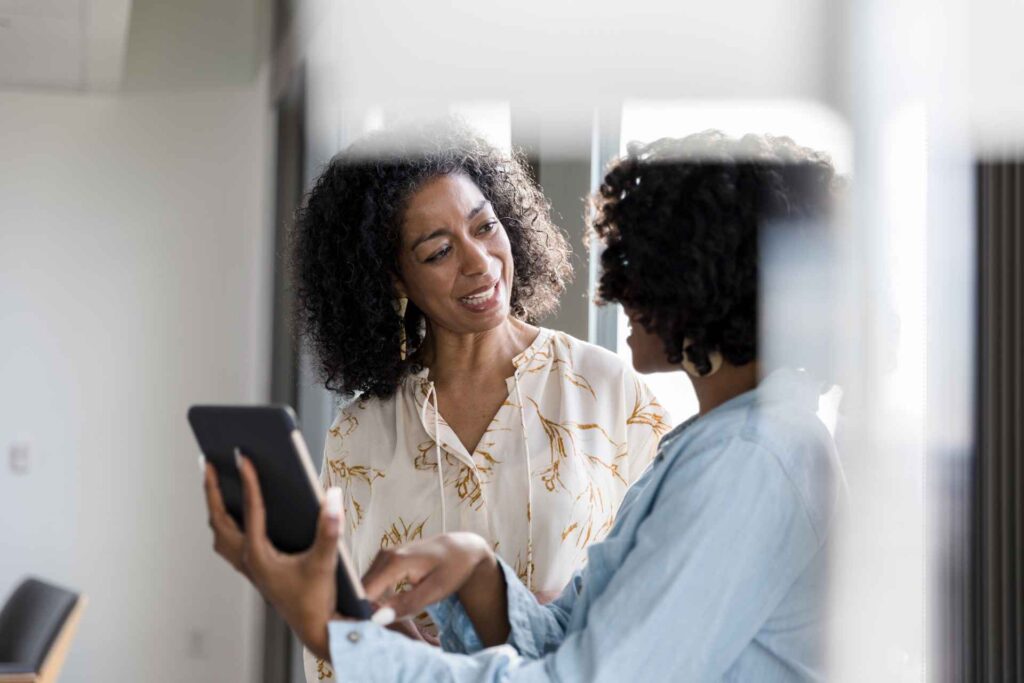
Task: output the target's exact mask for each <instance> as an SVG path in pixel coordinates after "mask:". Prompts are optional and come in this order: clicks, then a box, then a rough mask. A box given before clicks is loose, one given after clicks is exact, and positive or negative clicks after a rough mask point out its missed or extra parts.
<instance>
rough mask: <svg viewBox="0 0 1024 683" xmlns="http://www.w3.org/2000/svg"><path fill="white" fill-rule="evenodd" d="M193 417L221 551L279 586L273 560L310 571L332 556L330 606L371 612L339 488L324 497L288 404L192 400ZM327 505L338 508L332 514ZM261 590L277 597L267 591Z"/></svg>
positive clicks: (359, 615) (353, 614) (254, 577)
mask: <svg viewBox="0 0 1024 683" xmlns="http://www.w3.org/2000/svg"><path fill="white" fill-rule="evenodd" d="M188 419H189V422H190V423H191V425H192V429H193V431H194V432H195V435H196V439H197V440H198V441H199V445H200V448H201V449H202V452H203V455H204V457H205V459H206V463H207V466H206V472H205V482H206V483H205V489H206V496H207V505H208V507H209V511H210V526H211V527H212V528H213V530H214V535H215V546H214V547H215V549H216V550H217V552H218V553H219V554H220V555H222V556H223V557H224V558H225V559H227V560H228V561H229V562H230V563H231V564H232V566H234V567H235V568H236V569H237V570H238V571H240V572H242V573H243V574H245V575H246V576H247V577H248V578H249V579H250V580H251V581H252V582H253V583H254V584H256V586H257V588H259V589H260V590H261V592H264V589H265V588H266V589H268V590H270V591H271V592H272V590H273V589H275V588H276V584H273V582H272V581H271V578H272V577H273V576H274V574H273V570H274V568H275V567H277V564H274V563H275V562H276V563H278V564H280V563H285V562H288V561H292V562H294V563H297V564H296V566H295V567H293V569H295V568H299V569H301V570H302V571H303V572H310V573H312V574H316V573H317V572H319V571H321V570H322V569H323V568H324V567H326V566H327V564H325V563H329V565H330V571H331V573H332V575H333V576H334V578H335V580H334V581H333V585H332V587H331V595H332V596H333V598H334V599H333V600H332V601H331V602H329V603H327V604H326V605H325V609H329V610H330V611H331V613H332V614H333V613H334V611H337V613H339V614H341V615H342V616H345V617H349V618H353V619H368V618H369V617H370V614H371V611H372V610H371V607H370V604H369V602H368V601H367V600H366V593H365V592H364V590H363V586H362V583H361V582H360V580H359V578H358V576H356V574H355V572H354V570H353V569H352V563H351V561H350V560H349V558H348V554H347V552H346V551H345V547H344V546H343V545H341V544H339V543H338V536H339V534H340V528H341V527H340V524H341V522H340V520H341V510H340V508H341V504H340V502H341V501H340V497H338V496H340V491H339V492H338V493H336V494H332V499H331V500H330V501H328V502H329V503H330V505H329V506H324V505H322V501H323V500H324V494H323V492H322V490H321V488H320V484H319V482H318V481H317V478H316V474H315V473H314V471H313V465H312V462H311V461H310V458H309V453H308V452H307V449H306V445H305V441H304V440H303V439H302V434H301V433H300V432H299V431H298V428H297V427H296V423H295V415H294V413H293V412H292V411H291V409H290V408H288V407H287V406H252V407H241V406H193V407H192V408H191V409H190V410H189V413H188ZM329 508H330V509H331V512H333V511H334V510H336V511H337V514H336V515H334V514H331V515H328V509H329ZM331 539H333V541H332V540H331ZM324 548H328V549H329V550H330V552H329V553H328V554H327V556H321V555H322V554H323V552H326V551H325V550H324ZM261 563H263V564H261ZM261 572H262V574H261ZM263 574H266V576H265V577H264V579H263V581H264V583H266V586H264V585H261V578H260V577H261V576H263ZM306 578H307V579H309V580H313V579H314V578H317V577H315V576H313V575H310V576H307V577H306ZM267 582H270V583H267ZM264 597H266V598H267V599H268V600H270V601H271V602H274V600H273V599H272V598H271V596H270V595H268V594H267V592H264ZM328 616H329V615H328Z"/></svg>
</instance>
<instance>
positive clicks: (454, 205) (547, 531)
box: [293, 123, 668, 679]
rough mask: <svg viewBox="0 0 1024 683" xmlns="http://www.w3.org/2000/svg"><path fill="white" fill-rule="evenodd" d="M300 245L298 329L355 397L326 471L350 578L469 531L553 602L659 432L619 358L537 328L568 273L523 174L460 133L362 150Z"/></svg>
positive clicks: (301, 230) (341, 170)
mask: <svg viewBox="0 0 1024 683" xmlns="http://www.w3.org/2000/svg"><path fill="white" fill-rule="evenodd" d="M293 246H294V249H293V271H294V275H295V278H296V284H297V292H298V301H299V318H300V320H299V321H300V324H301V327H302V330H303V331H304V332H305V335H306V337H307V338H308V339H309V340H310V341H311V342H312V344H313V346H314V348H315V350H316V352H317V355H318V357H319V359H320V364H321V369H322V374H323V376H324V379H325V381H326V385H327V387H328V388H330V389H332V390H334V391H336V392H338V393H339V394H341V395H342V396H343V397H350V396H354V395H355V396H357V398H356V400H355V401H354V402H350V403H349V405H347V406H345V407H343V408H342V410H341V411H340V412H339V414H338V416H337V419H336V421H335V422H334V424H333V425H332V427H331V429H330V433H329V435H328V440H327V445H326V450H325V457H324V466H323V471H322V473H321V478H322V481H323V484H324V486H325V487H329V486H338V487H340V488H341V489H342V491H343V497H344V505H345V511H346V518H347V520H348V528H347V530H346V535H345V538H346V541H347V542H348V545H349V548H350V551H351V555H352V558H353V561H354V563H355V565H356V569H357V570H358V571H360V572H363V571H366V570H367V569H368V568H369V566H370V563H371V561H372V560H373V559H374V557H375V556H376V555H377V553H378V551H379V550H381V549H382V548H390V547H395V546H397V545H400V544H402V543H406V542H408V541H411V540H415V539H417V538H421V537H426V536H429V535H433V534H438V533H443V532H446V531H472V532H475V533H477V534H479V535H480V536H482V537H483V538H484V539H486V541H487V543H488V546H489V547H491V548H492V549H494V550H495V551H496V552H497V553H498V554H500V555H501V556H502V557H503V558H504V559H505V560H506V561H507V562H509V564H510V565H512V566H514V567H515V569H516V575H517V576H518V577H519V580H521V581H522V582H523V584H524V585H525V586H526V587H528V588H529V589H530V590H531V591H533V592H535V593H537V594H538V595H540V596H541V597H542V598H544V597H545V596H547V597H548V598H550V597H553V596H554V595H556V594H557V593H558V591H559V590H560V589H561V588H562V586H564V585H565V582H566V581H568V580H569V578H570V577H571V576H572V574H573V573H574V572H575V571H576V570H577V569H578V568H579V567H580V566H581V565H582V563H583V562H584V560H585V558H586V555H585V553H586V547H587V546H588V545H589V544H590V543H592V542H594V541H596V540H599V539H600V538H603V537H604V535H605V534H606V533H607V531H608V530H609V529H610V528H611V525H612V523H613V520H614V516H615V512H616V510H617V508H618V504H619V501H620V500H621V499H622V497H623V495H625V491H626V488H627V487H628V485H629V484H630V483H632V482H633V480H634V479H635V478H636V477H637V476H639V474H640V473H641V472H642V471H643V469H644V468H645V467H646V466H647V464H648V463H649V462H650V460H651V459H652V458H653V456H654V452H655V449H656V447H657V442H658V439H659V438H660V437H661V436H662V434H664V433H665V432H666V431H667V429H668V427H667V423H666V419H665V418H666V416H665V413H664V411H663V410H662V408H661V407H660V406H659V405H658V403H657V402H656V401H655V400H654V398H653V396H652V395H651V393H650V392H649V390H648V389H647V388H646V386H645V385H644V384H643V383H642V382H641V381H640V380H639V379H638V378H637V376H636V375H635V373H634V372H633V371H632V369H631V368H629V367H628V366H627V365H625V364H624V363H623V362H622V361H621V360H620V359H619V358H618V357H617V356H615V355H614V354H612V353H610V352H608V351H605V350H604V349H601V348H598V347H596V346H592V345H590V344H587V343H584V342H582V341H579V340H577V339H574V338H572V337H570V336H569V335H567V334H563V333H560V332H555V331H552V330H548V329H542V328H538V327H536V326H535V323H536V321H537V320H539V319H541V318H543V317H544V316H545V315H547V314H548V313H550V312H552V311H553V310H554V309H555V308H556V306H557V303H558V297H559V295H560V294H561V293H562V290H563V288H564V285H565V282H566V281H567V279H568V278H569V277H570V276H571V268H570V265H569V260H568V257H569V248H568V244H567V242H566V240H565V238H564V237H563V235H562V233H561V232H560V231H559V230H558V229H557V228H556V227H555V225H554V224H553V223H552V222H551V217H550V209H549V206H548V203H547V201H546V200H545V199H544V197H543V195H542V194H541V192H540V188H538V187H537V185H536V183H535V182H534V181H533V180H532V179H531V178H530V177H529V175H528V173H527V171H526V168H525V166H524V164H523V163H522V162H521V160H520V159H518V158H516V157H514V156H509V155H506V154H504V153H501V152H499V151H498V150H496V149H495V148H493V147H491V146H490V145H488V144H487V143H485V142H484V141H483V140H481V139H480V138H478V137H476V136H474V135H473V134H472V133H471V132H469V131H468V129H465V128H464V127H462V126H460V125H458V124H452V123H448V124H445V125H435V126H427V127H419V128H415V129H409V130H405V131H389V132H383V133H380V134H377V135H374V136H370V137H369V138H367V139H365V140H363V141H361V142H360V143H358V144H357V145H355V146H353V147H352V148H350V149H349V150H347V151H346V152H344V153H343V154H341V155H339V156H338V157H336V158H335V159H334V160H332V161H331V163H330V164H329V165H328V166H327V168H326V169H325V170H324V171H323V173H322V174H321V176H320V178H319V179H318V180H317V182H316V184H315V186H314V187H313V189H312V191H311V192H310V193H309V197H308V200H307V202H306V204H305V206H304V207H303V208H302V210H301V211H300V212H299V215H298V221H297V227H296V231H295V236H294V245H293ZM418 623H419V625H420V626H421V630H422V631H423V632H424V633H425V634H427V635H428V636H429V635H430V634H431V633H432V628H431V625H430V623H429V619H428V618H427V617H426V615H422V618H421V619H419V620H418ZM328 672H329V671H328V669H327V668H326V666H325V665H324V664H323V663H322V662H321V663H314V662H311V661H309V660H307V675H308V676H311V677H313V678H314V679H316V678H319V677H320V676H321V675H323V674H325V673H328Z"/></svg>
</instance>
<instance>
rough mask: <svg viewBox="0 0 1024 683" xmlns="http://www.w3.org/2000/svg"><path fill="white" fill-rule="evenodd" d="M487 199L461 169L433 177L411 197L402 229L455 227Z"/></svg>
mask: <svg viewBox="0 0 1024 683" xmlns="http://www.w3.org/2000/svg"><path fill="white" fill-rule="evenodd" d="M484 200H485V197H484V194H483V192H481V191H480V188H479V187H477V186H476V183H474V182H473V181H472V180H470V179H469V177H468V176H465V175H463V174H461V173H458V174H451V175H443V176H438V177H437V178H431V179H430V180H428V181H427V182H425V183H423V185H421V186H420V187H419V188H418V189H417V190H416V192H414V193H413V194H412V196H411V197H409V202H408V204H407V205H406V209H405V215H404V216H403V221H402V222H403V226H402V227H403V228H404V230H403V231H414V230H416V231H418V230H436V229H438V228H446V227H447V228H452V227H455V226H457V225H459V224H461V223H462V222H464V221H465V220H466V216H467V215H468V214H469V213H470V212H471V211H472V210H473V209H475V208H477V207H478V206H480V204H481V202H483V201H484Z"/></svg>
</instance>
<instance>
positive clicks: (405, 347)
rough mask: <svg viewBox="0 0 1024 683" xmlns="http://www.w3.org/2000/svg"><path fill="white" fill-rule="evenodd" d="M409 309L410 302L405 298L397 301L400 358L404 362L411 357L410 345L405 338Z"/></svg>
mask: <svg viewBox="0 0 1024 683" xmlns="http://www.w3.org/2000/svg"><path fill="white" fill-rule="evenodd" d="M408 307H409V300H408V299H406V298H405V297H404V296H401V297H398V298H397V299H395V313H397V314H398V317H399V318H400V321H399V323H398V330H399V332H398V356H399V358H401V359H402V360H403V361H404V360H405V359H406V357H407V356H408V355H409V343H408V340H407V339H406V337H405V310H406V309H407V308H408Z"/></svg>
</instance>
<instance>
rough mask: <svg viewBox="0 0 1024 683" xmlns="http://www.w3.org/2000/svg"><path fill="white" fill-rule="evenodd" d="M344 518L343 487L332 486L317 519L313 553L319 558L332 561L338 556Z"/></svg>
mask: <svg viewBox="0 0 1024 683" xmlns="http://www.w3.org/2000/svg"><path fill="white" fill-rule="evenodd" d="M344 519H345V515H344V513H343V512H342V510H341V489H340V488H338V487H337V486H332V487H331V488H329V489H327V495H326V496H324V502H323V504H322V505H321V506H320V518H319V520H317V527H316V540H315V541H314V542H313V554H314V555H316V556H317V559H318V560H323V561H331V560H333V559H334V558H335V557H337V554H338V537H339V536H340V535H341V524H342V522H343V521H344Z"/></svg>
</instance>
